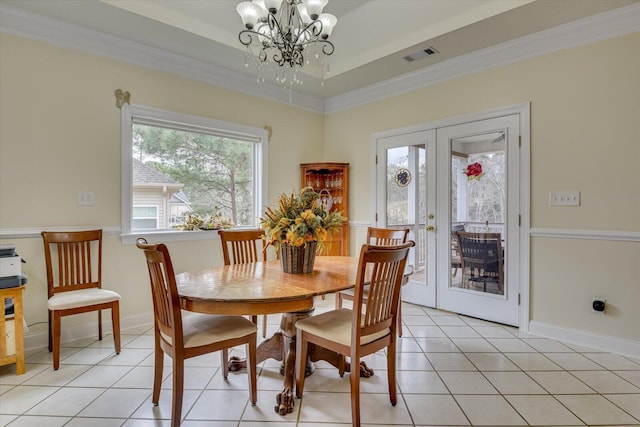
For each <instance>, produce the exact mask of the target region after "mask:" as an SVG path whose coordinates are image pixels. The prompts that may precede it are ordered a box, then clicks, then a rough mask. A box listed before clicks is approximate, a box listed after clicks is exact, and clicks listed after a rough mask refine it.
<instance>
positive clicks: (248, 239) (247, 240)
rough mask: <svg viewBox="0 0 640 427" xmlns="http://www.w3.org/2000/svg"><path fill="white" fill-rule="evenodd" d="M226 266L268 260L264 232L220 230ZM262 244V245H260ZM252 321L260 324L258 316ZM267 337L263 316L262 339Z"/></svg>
mask: <svg viewBox="0 0 640 427" xmlns="http://www.w3.org/2000/svg"><path fill="white" fill-rule="evenodd" d="M218 235H220V242H221V243H222V256H223V258H224V265H232V264H250V263H253V262H258V261H266V260H267V251H265V250H264V249H265V247H264V245H265V240H264V230H260V229H252V230H219V231H218ZM258 242H260V243H258ZM251 320H253V323H255V324H256V325H257V324H258V316H252V317H251ZM266 336H267V315H266V314H265V315H264V316H262V338H265V337H266Z"/></svg>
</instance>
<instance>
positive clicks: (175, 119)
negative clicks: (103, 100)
mask: <svg viewBox="0 0 640 427" xmlns="http://www.w3.org/2000/svg"><path fill="white" fill-rule="evenodd" d="M134 123H136V124H147V125H152V126H153V125H157V126H168V125H169V126H175V127H177V128H178V129H181V130H185V131H191V132H200V133H206V134H210V135H217V136H222V137H227V138H237V139H241V140H245V141H251V142H254V143H255V144H256V146H255V148H256V149H255V159H254V168H255V175H254V176H255V187H254V188H255V192H254V193H255V194H254V204H255V206H256V214H257V215H258V216H259V214H260V209H261V207H262V206H263V200H264V198H265V197H266V195H267V160H268V158H269V157H268V143H269V138H268V132H267V130H266V129H261V128H256V127H252V126H246V125H240V124H237V123H231V122H225V121H222V120H216V119H212V118H208V117H202V116H195V115H190V114H183V113H177V112H173V111H167V110H160V109H157V108H151V107H144V106H139V105H129V104H124V105H123V106H122V109H121V133H120V141H121V156H122V157H121V205H120V206H121V224H120V228H121V230H120V231H121V232H120V237H121V239H122V243H123V244H135V242H136V240H137V239H138V237H145V238H146V239H147V241H149V243H156V242H160V241H162V242H171V241H189V240H205V239H211V238H212V237H214V238H218V234H217V233H210V232H198V231H184V230H158V231H149V230H147V231H134V230H132V229H131V221H132V217H133V182H132V181H133V177H132V156H133V147H132V141H133V124H134ZM257 221H258V217H256V226H257V224H258V223H257ZM212 234H213V235H214V236H212Z"/></svg>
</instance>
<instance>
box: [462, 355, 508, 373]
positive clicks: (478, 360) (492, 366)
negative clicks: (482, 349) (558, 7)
mask: <svg viewBox="0 0 640 427" xmlns="http://www.w3.org/2000/svg"><path fill="white" fill-rule="evenodd" d="M465 356H466V357H467V358H468V359H469V360H470V361H471V363H473V364H474V365H475V366H476V368H477V369H478V370H480V371H519V370H520V368H518V367H517V366H516V365H515V364H514V363H513V362H512V361H511V360H509V358H508V357H507V356H505V355H504V354H502V353H466V354H465Z"/></svg>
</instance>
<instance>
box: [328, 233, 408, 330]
mask: <svg viewBox="0 0 640 427" xmlns="http://www.w3.org/2000/svg"><path fill="white" fill-rule="evenodd" d="M408 236H409V229H408V228H404V229H392V228H375V227H369V228H367V244H369V245H376V246H392V245H400V244H402V243H406V241H407V237H408ZM407 280H408V278H407ZM367 289H368V287H367V286H365V291H364V302H365V304H366V302H367ZM353 297H354V290H353V288H352V289H347V290H344V291H340V292H338V293H337V294H336V308H341V307H342V303H343V301H353ZM398 304H400V306H399V307H398V336H400V337H401V336H402V300H400V301H399V302H398Z"/></svg>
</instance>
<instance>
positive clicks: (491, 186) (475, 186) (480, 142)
mask: <svg viewBox="0 0 640 427" xmlns="http://www.w3.org/2000/svg"><path fill="white" fill-rule="evenodd" d="M518 140H519V116H518V115H517V114H514V115H507V116H501V117H494V118H488V119H483V120H477V121H473V122H469V123H462V124H455V125H450V126H442V127H436V128H433V129H426V130H417V131H407V132H398V133H397V134H393V135H389V136H380V137H378V138H376V140H375V142H376V159H377V160H376V161H377V166H376V226H378V227H386V228H405V227H406V228H409V229H410V230H411V231H410V235H409V238H410V239H412V240H414V241H415V242H416V246H415V247H414V248H413V250H412V251H411V253H410V259H409V261H408V263H409V264H410V265H412V266H413V269H414V274H413V275H412V276H411V278H410V281H409V283H408V284H407V285H405V286H404V287H403V289H402V299H403V301H407V302H412V303H415V304H419V305H424V306H428V307H436V308H440V309H443V310H448V311H453V312H456V313H460V314H465V315H469V316H473V317H478V318H481V319H485V320H490V321H495V322H500V323H504V324H509V325H514V326H517V325H518V323H519V310H518V277H519V261H518V260H519V256H520V255H519V253H520V252H519V250H520V238H519V236H520V233H519V229H518V227H519V224H518V222H519V206H520V200H519V197H520V196H519V191H518V189H519V161H520V160H519V149H518V145H519V144H518ZM457 230H459V231H464V232H466V233H470V234H471V235H472V236H473V237H476V236H481V235H482V236H493V237H494V242H495V241H497V243H496V244H499V247H500V249H494V248H492V249H489V252H488V253H489V254H491V255H492V256H493V257H494V258H495V259H491V261H487V262H486V264H484V265H477V264H473V262H472V261H473V260H472V259H471V258H470V256H469V255H468V254H466V255H464V256H463V254H462V253H461V250H462V249H461V248H459V247H458V240H459V237H458V234H457V233H456V231H457ZM465 248H466V246H465ZM475 250H478V248H477V247H476V248H475ZM498 252H499V254H498ZM498 255H499V256H498ZM485 257H486V254H485ZM476 258H477V257H476ZM497 258H499V259H497ZM476 261H477V260H476Z"/></svg>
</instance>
